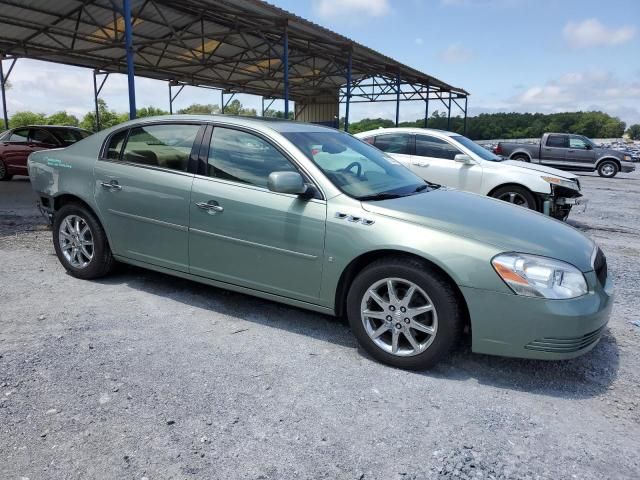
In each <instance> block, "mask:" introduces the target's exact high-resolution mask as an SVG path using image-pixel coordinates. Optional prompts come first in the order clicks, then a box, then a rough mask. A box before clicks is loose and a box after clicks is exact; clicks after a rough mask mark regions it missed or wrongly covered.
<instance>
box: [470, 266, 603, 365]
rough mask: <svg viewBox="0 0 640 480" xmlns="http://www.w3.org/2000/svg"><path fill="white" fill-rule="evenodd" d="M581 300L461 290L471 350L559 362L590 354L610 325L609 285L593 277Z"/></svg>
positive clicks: (588, 279)
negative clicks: (608, 324)
mask: <svg viewBox="0 0 640 480" xmlns="http://www.w3.org/2000/svg"><path fill="white" fill-rule="evenodd" d="M585 277H587V282H588V284H589V285H592V286H594V287H592V289H591V290H590V292H589V293H588V294H586V295H583V296H582V297H578V298H573V299H569V300H549V299H544V298H533V297H524V296H521V295H515V294H509V293H506V294H505V293H498V292H490V291H486V290H480V289H475V288H469V287H461V290H462V294H463V295H464V297H465V300H466V301H467V306H468V308H469V314H470V316H471V334H472V350H473V351H474V352H477V353H485V354H488V355H501V356H506V357H519V358H533V359H540V360H564V359H568V358H574V357H578V356H580V355H582V354H584V353H586V352H588V351H589V350H591V349H592V348H593V347H594V346H595V345H596V344H597V343H598V340H599V339H600V335H601V334H602V332H603V330H604V327H605V326H606V324H607V322H608V321H609V314H610V313H611V308H612V306H613V283H612V282H611V280H607V283H606V285H605V286H604V287H602V286H601V285H600V283H599V282H598V280H597V278H596V275H595V273H594V272H589V273H586V274H585Z"/></svg>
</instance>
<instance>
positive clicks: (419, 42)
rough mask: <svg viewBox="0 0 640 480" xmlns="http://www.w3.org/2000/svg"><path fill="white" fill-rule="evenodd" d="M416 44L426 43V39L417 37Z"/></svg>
mask: <svg viewBox="0 0 640 480" xmlns="http://www.w3.org/2000/svg"><path fill="white" fill-rule="evenodd" d="M415 42H416V45H422V44H423V43H424V40H422V39H421V38H420V37H418V38H416V39H415Z"/></svg>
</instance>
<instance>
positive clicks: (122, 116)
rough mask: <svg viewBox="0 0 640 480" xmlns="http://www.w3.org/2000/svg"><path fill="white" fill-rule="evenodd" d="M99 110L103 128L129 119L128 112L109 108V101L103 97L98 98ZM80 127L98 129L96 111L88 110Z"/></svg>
mask: <svg viewBox="0 0 640 480" xmlns="http://www.w3.org/2000/svg"><path fill="white" fill-rule="evenodd" d="M98 112H99V114H100V129H101V130H102V129H105V128H109V127H113V126H115V125H118V124H119V123H122V122H126V121H127V120H129V115H128V114H127V113H117V112H116V111H115V110H109V108H108V107H107V103H106V102H105V101H104V100H102V99H101V98H99V99H98ZM80 127H81V128H84V129H86V130H91V131H92V132H96V131H97V130H98V127H97V125H96V114H95V112H87V113H86V114H85V116H84V117H82V121H81V122H80Z"/></svg>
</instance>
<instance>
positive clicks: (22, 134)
mask: <svg viewBox="0 0 640 480" xmlns="http://www.w3.org/2000/svg"><path fill="white" fill-rule="evenodd" d="M28 138H29V129H28V128H18V129H16V130H14V131H13V133H12V134H11V136H10V137H9V141H10V142H17V143H27V140H28Z"/></svg>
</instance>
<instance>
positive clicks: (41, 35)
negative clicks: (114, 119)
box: [0, 0, 468, 110]
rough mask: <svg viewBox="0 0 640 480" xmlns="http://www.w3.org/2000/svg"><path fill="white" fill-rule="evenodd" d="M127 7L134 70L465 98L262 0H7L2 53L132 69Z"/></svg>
mask: <svg viewBox="0 0 640 480" xmlns="http://www.w3.org/2000/svg"><path fill="white" fill-rule="evenodd" d="M126 6H130V12H131V21H130V25H131V30H130V31H131V33H132V38H131V42H132V43H131V45H132V49H131V52H132V58H131V59H132V60H133V68H132V70H135V75H137V76H142V77H148V78H154V79H159V80H165V81H170V82H172V83H173V84H176V83H178V84H188V85H195V86H207V87H215V88H220V89H222V90H225V91H227V92H238V93H249V94H255V95H260V96H263V97H267V98H284V99H287V98H288V99H291V100H294V101H305V100H306V101H313V99H314V98H319V97H326V96H333V97H336V98H338V95H339V94H340V92H341V91H343V92H344V90H343V89H344V88H345V85H346V84H347V82H348V89H347V90H346V92H347V94H346V100H347V101H348V100H349V99H350V98H351V97H356V96H360V97H361V98H362V99H364V100H365V101H366V100H369V101H374V100H380V99H384V98H386V97H389V98H393V99H394V100H397V101H400V100H410V99H422V100H427V99H428V98H429V95H431V98H439V99H440V100H441V101H443V98H445V99H447V98H453V99H454V101H455V99H456V98H464V99H465V102H466V97H467V95H468V93H467V92H466V91H465V90H463V89H460V88H456V87H453V86H451V85H449V84H447V83H444V82H442V81H441V80H438V79H437V78H434V77H432V76H430V75H427V74H424V73H422V72H419V71H418V70H415V69H413V68H411V67H408V66H406V65H404V64H402V63H400V62H397V61H395V60H393V59H391V58H389V57H387V56H385V55H382V54H380V53H378V52H376V51H374V50H372V49H370V48H367V47H365V46H363V45H360V44H358V43H356V42H354V41H352V40H350V39H348V38H346V37H344V36H342V35H339V34H337V33H334V32H332V31H330V30H328V29H325V28H323V27H321V26H319V25H317V24H314V23H312V22H310V21H308V20H305V19H303V18H301V17H298V16H296V15H294V14H292V13H290V12H287V11H285V10H282V9H280V8H278V7H275V6H273V5H270V4H268V3H265V2H263V1H260V0H181V1H171V0H54V1H51V0H0V54H2V55H3V56H4V57H5V58H12V57H14V58H16V57H28V58H33V59H39V60H47V61H51V62H57V63H63V64H69V65H76V66H81V67H89V68H93V69H95V70H98V71H101V72H117V73H128V70H127V57H128V56H127V49H126V48H125V46H126V42H125V41H126V35H125V30H126V28H125V26H126V23H127V22H126V18H127V15H125V13H124V12H125V11H126ZM129 73H133V72H129ZM287 77H288V78H287ZM131 78H133V75H131ZM368 78H373V79H374V82H373V84H372V86H371V89H370V90H371V93H367V92H368V90H366V89H365V87H363V88H361V89H359V90H358V89H356V88H353V87H354V86H355V85H357V84H358V82H359V81H360V82H362V81H363V80H365V79H368ZM349 79H350V80H349ZM375 79H378V80H377V81H375ZM385 85H386V86H385ZM401 86H404V91H402V87H401ZM407 88H408V89H409V92H410V93H409V94H408V93H407V90H406V89H407ZM401 93H402V98H400V97H401ZM434 95H435V96H434ZM344 97H345V95H344V93H343V99H344ZM427 101H428V100H427ZM134 103H135V101H134ZM443 103H444V101H443ZM449 104H450V102H449ZM456 104H457V102H456ZM287 108H288V107H287ZM465 110H466V109H465Z"/></svg>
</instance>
